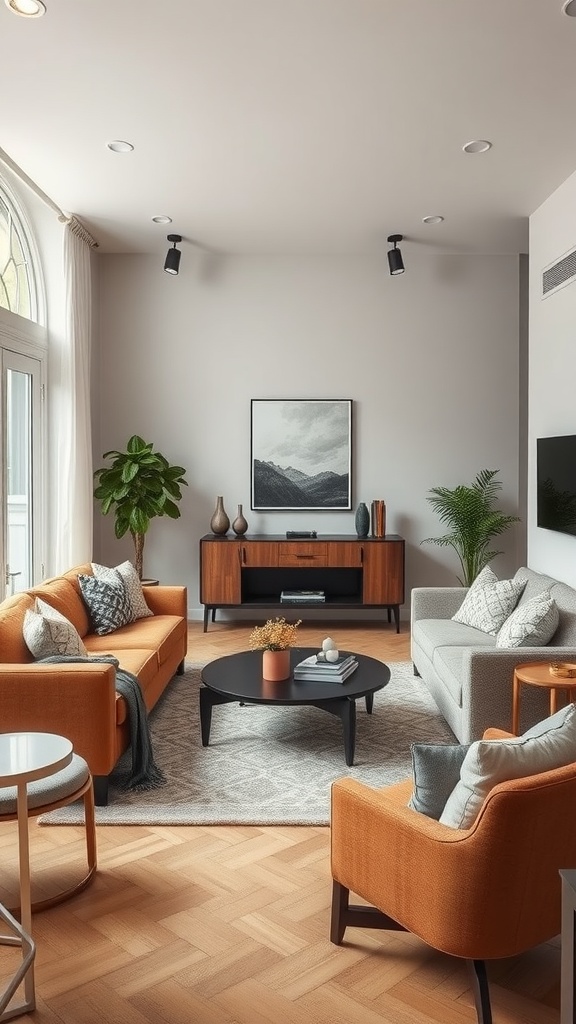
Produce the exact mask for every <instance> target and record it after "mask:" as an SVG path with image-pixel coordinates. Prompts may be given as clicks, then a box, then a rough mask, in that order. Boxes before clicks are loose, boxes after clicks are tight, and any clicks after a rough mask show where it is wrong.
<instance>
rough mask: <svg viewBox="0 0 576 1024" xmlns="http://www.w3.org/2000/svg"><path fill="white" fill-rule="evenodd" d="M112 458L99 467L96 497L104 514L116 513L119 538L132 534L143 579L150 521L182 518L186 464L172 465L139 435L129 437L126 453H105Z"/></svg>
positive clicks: (139, 570) (136, 558) (96, 472)
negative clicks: (179, 505) (145, 540)
mask: <svg viewBox="0 0 576 1024" xmlns="http://www.w3.org/2000/svg"><path fill="white" fill-rule="evenodd" d="M102 457H103V458H104V459H111V460H112V462H111V464H110V465H109V466H103V467H102V468H101V469H97V470H96V471H95V473H94V476H95V478H96V480H97V485H96V487H95V489H94V497H95V498H96V499H97V500H98V501H100V502H101V503H102V514H103V515H105V516H106V515H108V513H109V512H114V516H115V533H116V536H117V537H118V538H120V537H123V536H124V534H125V533H128V532H129V533H130V534H131V536H132V540H133V541H134V550H135V563H134V564H135V567H136V571H137V573H138V576H139V578H140V579H142V559H143V552H144V539H145V536H146V533H147V532H148V528H149V526H150V522H151V521H152V519H155V518H156V517H157V516H169V517H170V519H179V518H180V509H179V508H178V506H177V504H176V502H177V501H180V499H181V497H182V490H181V487H182V485H185V486H186V487H187V486H188V483H187V481H186V480H185V479H184V474H185V472H186V471H185V469H183V467H182V466H171V465H170V464H169V462H168V460H167V459H166V458H165V457H164V455H162V454H161V453H160V452H157V451H154V445H153V444H149V443H148V442H147V441H144V440H143V439H142V438H141V437H139V436H138V434H133V435H132V437H131V438H130V439H129V441H128V444H127V446H126V451H125V452H119V451H109V452H104V455H103V456H102Z"/></svg>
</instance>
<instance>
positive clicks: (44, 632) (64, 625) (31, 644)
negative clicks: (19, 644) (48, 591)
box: [23, 597, 88, 658]
mask: <svg viewBox="0 0 576 1024" xmlns="http://www.w3.org/2000/svg"><path fill="white" fill-rule="evenodd" d="M23 635H24V642H25V644H26V646H27V648H28V650H29V651H30V653H31V654H33V655H34V657H35V658H51V657H53V656H54V655H55V654H72V655H74V654H77V655H81V656H82V657H84V656H85V655H87V654H88V651H87V650H86V648H85V646H84V644H83V643H82V638H81V636H80V634H79V632H78V630H77V629H76V627H75V626H73V625H72V623H71V622H69V621H68V619H67V618H66V617H65V616H64V615H62V614H61V613H60V612H58V611H56V609H55V608H52V605H49V604H47V603H46V601H42V599H41V598H39V597H37V598H36V603H35V605H34V608H33V609H32V608H28V609H27V610H26V614H25V616H24V625H23Z"/></svg>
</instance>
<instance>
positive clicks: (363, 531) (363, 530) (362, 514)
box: [354, 501, 370, 537]
mask: <svg viewBox="0 0 576 1024" xmlns="http://www.w3.org/2000/svg"><path fill="white" fill-rule="evenodd" d="M354 526H355V527H356V533H357V535H358V537H367V536H368V533H369V530H370V513H369V511H368V506H367V505H366V502H364V501H361V502H360V504H359V505H358V508H357V509H356V515H355V517H354Z"/></svg>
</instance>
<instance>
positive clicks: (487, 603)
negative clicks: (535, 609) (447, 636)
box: [452, 565, 526, 636]
mask: <svg viewBox="0 0 576 1024" xmlns="http://www.w3.org/2000/svg"><path fill="white" fill-rule="evenodd" d="M525 586H526V580H499V579H498V577H497V576H495V574H494V573H493V572H492V570H491V568H490V567H489V566H488V565H485V566H484V568H483V569H482V572H481V573H479V575H478V576H477V577H476V579H475V580H474V582H473V584H472V586H471V587H470V590H469V591H468V593H467V594H466V597H465V598H464V600H463V602H462V604H461V605H460V607H459V609H458V611H457V612H456V614H455V615H453V616H452V618H453V620H454V621H455V622H462V623H463V625H465V626H473V627H474V628H475V629H481V630H482V632H483V633H491V634H492V635H493V636H495V635H496V633H497V632H498V630H499V629H500V628H501V626H503V625H504V623H505V621H506V619H507V618H508V616H509V615H510V613H511V612H512V610H513V608H514V607H515V606H516V603H517V602H518V599H519V597H520V595H521V593H522V591H523V590H524V587H525Z"/></svg>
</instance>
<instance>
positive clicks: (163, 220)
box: [152, 213, 172, 224]
mask: <svg viewBox="0 0 576 1024" xmlns="http://www.w3.org/2000/svg"><path fill="white" fill-rule="evenodd" d="M152 220H153V222H154V224H171V223H172V217H168V216H167V215H166V214H165V213H163V214H161V215H159V216H158V217H152Z"/></svg>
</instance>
